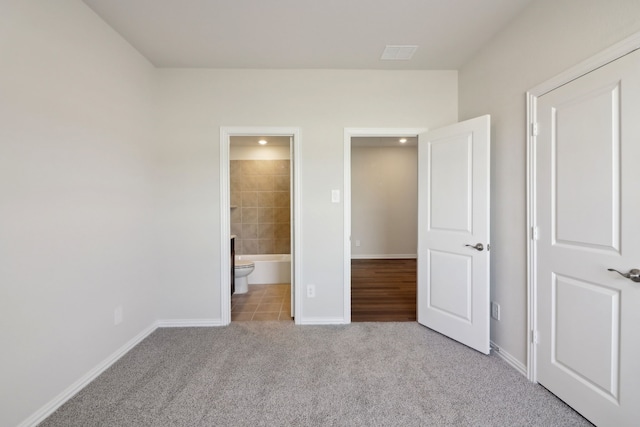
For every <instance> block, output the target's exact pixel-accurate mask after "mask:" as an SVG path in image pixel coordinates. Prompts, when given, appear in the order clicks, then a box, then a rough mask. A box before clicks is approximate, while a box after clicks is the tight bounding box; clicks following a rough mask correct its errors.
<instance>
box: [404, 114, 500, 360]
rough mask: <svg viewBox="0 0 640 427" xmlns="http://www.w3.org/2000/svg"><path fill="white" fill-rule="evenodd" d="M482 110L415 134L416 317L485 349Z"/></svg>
mask: <svg viewBox="0 0 640 427" xmlns="http://www.w3.org/2000/svg"><path fill="white" fill-rule="evenodd" d="M490 128H491V119H490V117H489V116H482V117H476V118H475V119H470V120H466V121H464V122H460V123H456V124H453V125H450V126H446V127H444V128H440V129H436V130H433V131H429V132H427V133H424V134H421V135H420V136H419V138H418V162H419V165H420V167H419V168H418V304H417V309H418V313H417V314H418V322H419V323H421V324H423V325H425V326H427V327H429V328H431V329H433V330H435V331H438V332H440V333H441V334H443V335H446V336H448V337H450V338H452V339H454V340H456V341H459V342H461V343H463V344H465V345H467V346H469V347H471V348H473V349H475V350H477V351H479V352H482V353H484V354H489V350H490V347H489V332H490V318H489V283H490V280H489V275H490V270H489V262H490V255H491V252H490V251H489V247H490V242H489V236H490V232H489V231H490V230H489V228H490V227H489V226H490V223H489V221H490V215H489V213H490V206H491V204H490V197H489V196H490V185H489V183H490V158H491V150H490V148H491V144H490Z"/></svg>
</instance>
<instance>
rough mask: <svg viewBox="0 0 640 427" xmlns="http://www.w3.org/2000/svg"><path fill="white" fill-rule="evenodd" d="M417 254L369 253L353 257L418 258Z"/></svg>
mask: <svg viewBox="0 0 640 427" xmlns="http://www.w3.org/2000/svg"><path fill="white" fill-rule="evenodd" d="M416 258H418V255H417V254H368V255H353V254H351V259H416Z"/></svg>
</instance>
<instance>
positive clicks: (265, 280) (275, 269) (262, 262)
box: [236, 254, 291, 285]
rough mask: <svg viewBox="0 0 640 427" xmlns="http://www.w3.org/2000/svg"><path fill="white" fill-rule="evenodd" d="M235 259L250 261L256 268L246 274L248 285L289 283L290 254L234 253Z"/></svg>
mask: <svg viewBox="0 0 640 427" xmlns="http://www.w3.org/2000/svg"><path fill="white" fill-rule="evenodd" d="M236 259H237V260H241V261H252V262H253V263H254V264H255V266H256V268H255V270H253V273H251V274H250V275H249V276H247V279H248V282H249V284H250V285H273V284H276V283H291V255H289V254H276V255H236Z"/></svg>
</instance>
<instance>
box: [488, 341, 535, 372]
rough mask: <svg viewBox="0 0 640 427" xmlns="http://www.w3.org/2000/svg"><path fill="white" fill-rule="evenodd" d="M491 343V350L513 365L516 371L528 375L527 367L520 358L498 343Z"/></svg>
mask: <svg viewBox="0 0 640 427" xmlns="http://www.w3.org/2000/svg"><path fill="white" fill-rule="evenodd" d="M489 345H490V346H491V350H493V353H494V354H495V355H496V356H498V357H499V358H501V359H502V360H504V361H505V362H507V363H508V364H509V365H511V367H513V368H514V369H515V370H516V371H518V372H519V373H521V374H522V375H523V376H525V377H526V376H527V367H526V366H524V365H523V364H522V362H520V361H519V360H518V359H516V358H515V357H513V356H512V355H511V354H509V353H507V352H506V351H504V350H503V349H501V348H500V347H499V346H498V345H497V344H496V343H494V342H493V341H490V343H489Z"/></svg>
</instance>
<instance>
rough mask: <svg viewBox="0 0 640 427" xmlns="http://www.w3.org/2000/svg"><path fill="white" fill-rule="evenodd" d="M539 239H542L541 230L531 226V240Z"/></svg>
mask: <svg viewBox="0 0 640 427" xmlns="http://www.w3.org/2000/svg"><path fill="white" fill-rule="evenodd" d="M538 239H540V232H539V230H538V227H531V240H538Z"/></svg>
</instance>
